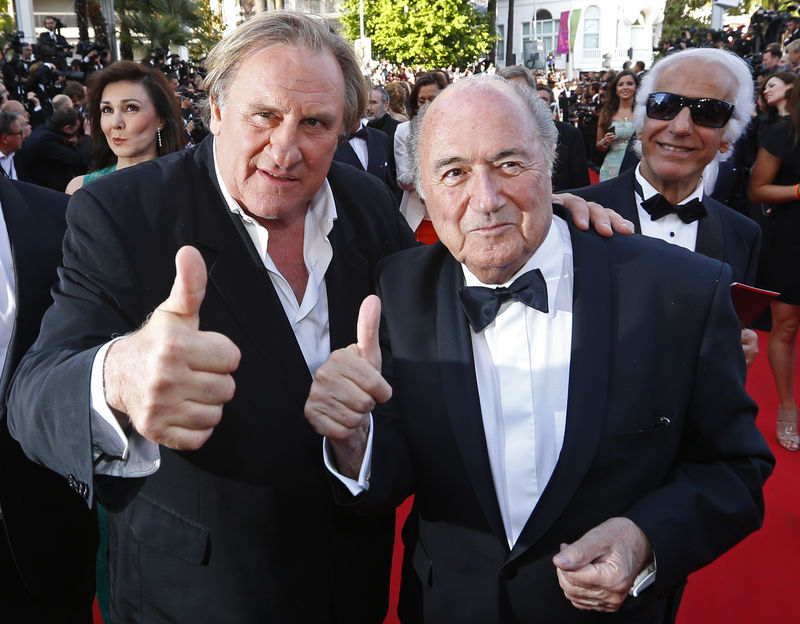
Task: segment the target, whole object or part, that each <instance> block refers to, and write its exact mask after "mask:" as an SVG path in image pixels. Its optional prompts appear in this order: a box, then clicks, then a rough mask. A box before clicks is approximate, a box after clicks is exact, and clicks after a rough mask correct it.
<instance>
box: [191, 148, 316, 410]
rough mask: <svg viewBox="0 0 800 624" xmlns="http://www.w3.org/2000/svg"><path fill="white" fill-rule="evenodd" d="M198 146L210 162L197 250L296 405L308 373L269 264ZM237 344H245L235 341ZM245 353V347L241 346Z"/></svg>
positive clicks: (202, 188)
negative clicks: (227, 201) (228, 203)
mask: <svg viewBox="0 0 800 624" xmlns="http://www.w3.org/2000/svg"><path fill="white" fill-rule="evenodd" d="M204 147H206V146H205V145H201V148H200V149H198V156H197V159H198V162H199V163H204V164H205V166H206V167H210V169H209V170H208V175H201V176H198V180H197V181H196V182H195V185H194V187H193V188H194V190H195V193H196V201H197V206H198V209H197V215H198V216H197V220H198V226H197V232H198V242H199V244H200V246H202V249H201V250H200V251H201V252H202V254H203V257H204V259H205V261H206V266H207V267H208V280H209V286H210V287H213V288H215V289H216V290H217V291H218V292H219V296H220V299H221V301H222V302H223V304H224V305H225V306H227V309H228V311H229V312H230V314H231V316H232V317H233V318H234V319H235V320H236V321H237V322H238V324H239V325H240V327H241V329H242V331H243V333H244V334H245V335H246V336H247V337H248V338H249V339H250V341H251V342H252V346H253V348H255V350H256V351H258V352H259V353H260V355H261V357H262V358H263V360H264V362H265V363H266V364H267V366H268V367H269V368H270V370H268V371H267V370H265V371H264V375H265V376H274V377H275V378H277V379H279V380H281V381H282V384H281V385H283V387H285V388H286V389H287V391H288V392H289V394H290V395H291V396H292V397H293V398H294V400H295V401H296V403H297V405H298V406H299V407H300V409H302V408H303V406H304V405H305V402H306V399H307V398H308V390H309V387H310V384H311V374H310V372H309V370H308V366H307V365H306V362H305V358H304V357H303V353H302V351H301V350H300V346H299V345H298V344H297V340H296V339H295V337H294V332H293V331H292V328H291V325H290V324H289V321H288V319H287V318H286V313H285V312H284V310H283V306H282V305H281V302H280V299H278V295H277V294H276V293H275V289H274V287H273V286H272V282H271V281H270V279H269V275H268V273H267V269H266V268H265V267H264V264H263V262H261V260H260V258H259V257H258V254H257V253H256V251H255V248H254V247H253V243H252V241H251V240H250V237H249V236H248V235H247V232H246V231H245V229H244V225H243V224H242V223H241V220H240V219H239V218H238V217H236V216H235V215H233V214H232V213H231V212H230V211H229V210H228V209H227V206H225V203H224V200H223V199H222V196H221V194H220V193H221V192H220V190H219V187H218V186H217V184H216V176H215V174H214V169H213V163H212V161H211V160H210V159H209V156H210V149H209V150H208V151H207V152H201V150H202V148H204ZM239 347H240V348H242V347H243V345H239ZM242 352H243V353H246V349H245V348H242Z"/></svg>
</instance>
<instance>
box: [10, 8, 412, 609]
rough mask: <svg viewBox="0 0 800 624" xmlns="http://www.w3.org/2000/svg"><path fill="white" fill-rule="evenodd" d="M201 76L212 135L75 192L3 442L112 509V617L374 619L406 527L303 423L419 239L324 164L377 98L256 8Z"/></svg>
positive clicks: (345, 55)
mask: <svg viewBox="0 0 800 624" xmlns="http://www.w3.org/2000/svg"><path fill="white" fill-rule="evenodd" d="M207 66H208V75H207V77H206V86H207V89H208V91H209V96H210V122H209V128H210V129H211V132H212V135H211V136H210V137H209V138H208V139H207V140H206V141H204V142H203V143H202V144H200V145H199V146H198V147H196V148H193V149H190V150H187V151H185V152H180V153H176V154H173V155H170V156H167V157H165V158H162V159H158V160H155V161H150V162H148V163H143V164H142V165H137V166H136V167H130V168H128V169H126V170H124V171H120V172H118V174H114V175H113V176H109V177H108V179H102V180H98V181H97V182H96V183H94V184H92V185H89V186H86V187H84V189H82V190H81V191H79V192H78V193H76V194H75V196H74V197H73V199H72V201H71V203H70V207H69V210H68V217H67V221H68V233H67V235H66V238H65V243H64V245H65V247H64V250H65V254H64V266H63V269H62V271H61V274H60V278H61V281H60V282H59V284H58V285H57V286H56V288H55V291H54V300H55V303H54V305H53V307H52V308H50V310H49V311H48V313H47V314H46V318H45V320H44V321H43V327H42V331H41V334H40V336H39V338H38V341H37V342H36V345H35V346H34V347H33V348H32V350H31V351H30V353H29V354H28V357H27V359H26V360H25V362H24V363H23V364H22V367H21V369H20V372H19V375H18V376H17V379H16V387H15V389H14V391H13V394H14V396H13V398H12V399H11V404H12V407H11V408H10V411H11V412H13V416H11V417H10V418H11V420H12V421H13V422H12V423H11V425H10V428H11V429H12V433H13V434H14V435H15V436H16V437H17V438H18V439H19V440H20V441H21V442H22V444H23V446H24V448H25V450H26V452H27V453H28V455H29V456H30V457H31V458H33V459H34V460H36V461H38V462H41V463H43V464H46V465H47V466H49V467H50V468H52V469H54V470H55V471H56V472H58V473H60V474H62V475H64V476H65V477H66V478H67V479H68V481H69V483H70V484H71V485H72V486H73V488H74V489H75V490H76V491H77V492H78V493H79V494H80V495H81V496H83V498H84V499H85V500H86V503H87V505H92V504H93V501H94V500H95V498H98V499H99V500H100V501H101V502H102V503H103V505H104V506H105V507H106V508H107V509H108V510H109V522H110V539H109V550H110V569H111V602H112V604H111V609H112V618H113V620H114V621H115V622H144V623H147V624H159V623H162V622H163V623H166V622H170V623H174V622H185V623H192V624H197V623H200V624H202V623H205V622H208V623H213V624H219V623H221V622H236V623H237V624H240V623H241V624H250V623H252V624H265V623H269V622H276V623H280V624H284V623H292V622H296V623H298V624H308V623H315V624H316V623H334V622H341V623H347V624H350V623H370V622H374V623H378V622H382V621H383V617H384V615H385V613H386V605H387V596H388V580H389V579H388V574H389V562H390V559H391V550H392V543H393V537H394V532H393V527H394V513H393V512H389V513H387V514H385V516H383V517H379V518H377V519H364V518H359V517H354V516H351V514H348V513H346V512H342V511H340V510H337V509H336V508H335V506H334V504H333V500H332V498H331V495H330V491H329V485H328V483H327V480H326V474H325V470H324V466H323V464H322V462H321V460H320V457H319V448H320V443H319V440H318V437H317V436H316V435H315V433H314V432H313V430H312V429H311V428H310V427H309V426H308V424H307V422H306V421H305V419H304V418H303V413H302V410H303V405H304V403H305V401H306V398H307V396H308V390H309V387H310V385H311V380H312V375H313V373H314V371H315V370H316V368H317V367H318V366H319V365H320V364H321V363H322V362H324V361H325V359H326V358H327V356H328V354H329V352H330V350H331V348H333V349H336V348H338V347H342V346H345V345H347V344H349V343H351V342H353V341H355V339H356V335H355V319H356V316H357V311H358V305H359V304H360V302H361V300H362V299H363V298H364V297H365V296H366V295H368V294H369V293H370V292H372V290H373V286H374V285H373V278H372V276H373V273H374V268H375V265H376V263H377V261H378V260H379V259H380V258H382V257H384V256H387V255H389V254H390V253H392V252H395V251H398V250H400V249H403V248H406V247H409V246H411V245H413V244H414V237H413V235H412V233H411V232H410V231H409V230H408V227H407V226H406V225H405V221H404V219H403V218H402V216H400V214H399V212H398V211H397V208H396V207H395V203H394V200H393V197H392V195H391V193H390V191H389V189H388V188H387V187H386V185H385V184H383V183H382V182H381V181H380V180H377V179H376V178H374V177H373V176H370V175H368V174H366V173H362V172H358V171H356V170H355V169H353V168H352V167H349V166H346V165H341V164H339V163H336V162H332V158H333V154H334V151H335V149H336V145H337V142H338V141H339V139H340V137H346V135H347V132H346V130H347V129H348V128H350V127H352V126H353V125H354V124H355V123H356V122H357V120H358V118H359V116H360V114H361V112H362V111H363V110H364V108H365V105H366V93H365V89H364V83H363V77H362V76H361V72H360V68H359V65H358V63H357V61H356V59H355V55H354V53H353V51H352V48H351V46H350V44H349V43H348V42H347V41H345V40H344V39H343V38H342V37H340V36H338V35H336V34H334V33H332V32H331V30H330V28H329V27H328V25H327V24H326V23H325V22H324V21H322V20H318V19H315V18H314V17H312V16H307V15H302V14H291V13H276V12H271V13H264V14H261V15H259V16H257V17H256V18H253V19H252V20H249V21H248V22H245V23H244V24H243V25H242V26H240V27H239V28H238V29H237V30H236V31H235V32H233V33H232V34H230V35H229V36H227V37H226V38H225V39H224V40H223V41H222V42H221V43H220V44H219V46H218V47H217V48H215V50H214V52H212V53H211V55H210V56H209V58H208V61H207ZM31 494H32V495H34V496H35V495H36V494H35V493H31Z"/></svg>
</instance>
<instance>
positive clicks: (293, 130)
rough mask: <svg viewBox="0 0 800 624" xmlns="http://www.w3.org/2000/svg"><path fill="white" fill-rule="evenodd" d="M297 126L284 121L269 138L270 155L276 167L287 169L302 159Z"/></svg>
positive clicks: (274, 129) (273, 130)
mask: <svg viewBox="0 0 800 624" xmlns="http://www.w3.org/2000/svg"><path fill="white" fill-rule="evenodd" d="M298 132H299V130H298V128H297V126H295V125H293V124H291V123H288V122H287V121H282V122H281V123H280V124H278V125H277V126H276V127H275V128H273V129H272V132H271V133H270V136H269V154H270V156H271V158H272V160H273V162H274V164H275V165H277V166H278V167H281V168H284V169H287V168H289V167H291V166H292V165H294V164H296V163H297V162H298V161H299V160H300V159H301V158H302V155H301V153H300V148H299V139H300V137H299V135H298Z"/></svg>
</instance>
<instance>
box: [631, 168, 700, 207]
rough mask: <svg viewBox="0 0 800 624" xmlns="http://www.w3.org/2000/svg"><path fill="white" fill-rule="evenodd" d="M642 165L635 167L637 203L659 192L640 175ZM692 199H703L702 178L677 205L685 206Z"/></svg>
mask: <svg viewBox="0 0 800 624" xmlns="http://www.w3.org/2000/svg"><path fill="white" fill-rule="evenodd" d="M641 169H642V164H641V163H639V164H638V165H636V172H635V174H636V182H638V184H639V186H638V188H635V190H636V194H637V195H638V196H639V203H641V202H643V201H645V200H647V199H650V198H651V197H652V196H653V195H655V194H656V193H658V192H659V191H658V190H656V188H655V187H654V186H653V185H652V184H650V183H649V182H648V181H647V180H646V179H645V177H644V176H643V175H642V172H641ZM693 199H699V200H701V201H702V199H703V178H702V177H701V178H700V180H698V182H697V186H696V187H695V189H694V191H692V192H691V193H689V195H687V196H686V197H684V198H683V199H681V200H680V201H679V202H678V204H685V203H687V202H690V201H692V200H693Z"/></svg>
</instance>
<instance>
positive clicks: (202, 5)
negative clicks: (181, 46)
mask: <svg viewBox="0 0 800 624" xmlns="http://www.w3.org/2000/svg"><path fill="white" fill-rule="evenodd" d="M197 16H198V17H199V18H200V20H201V21H200V25H199V26H196V27H195V28H194V31H193V33H192V34H193V35H194V39H192V40H191V41H190V42H189V55H190V56H191V57H192V58H202V57H204V56H207V55H208V52H209V51H210V50H211V48H213V47H214V45H215V44H216V43H217V41H219V40H220V39H222V35H223V34H224V33H225V22H224V21H223V19H222V16H221V15H220V14H219V13H215V12H214V11H212V10H211V5H210V4H209V2H208V0H199V2H198V5H197Z"/></svg>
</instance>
